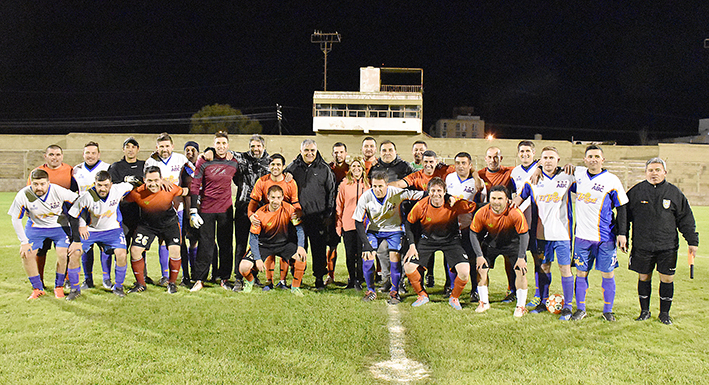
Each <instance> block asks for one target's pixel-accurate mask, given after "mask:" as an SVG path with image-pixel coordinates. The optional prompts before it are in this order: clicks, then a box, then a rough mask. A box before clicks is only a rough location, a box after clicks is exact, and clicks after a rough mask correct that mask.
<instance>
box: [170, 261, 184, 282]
mask: <svg viewBox="0 0 709 385" xmlns="http://www.w3.org/2000/svg"><path fill="white" fill-rule="evenodd" d="M169 264H170V278H169V279H168V282H169V283H175V282H176V281H177V275H178V274H179V273H180V266H182V259H181V258H180V257H178V258H177V259H172V258H170V262H169Z"/></svg>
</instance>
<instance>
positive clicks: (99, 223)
mask: <svg viewBox="0 0 709 385" xmlns="http://www.w3.org/2000/svg"><path fill="white" fill-rule="evenodd" d="M132 189H133V186H132V185H131V184H129V183H117V184H113V183H111V174H109V173H108V171H101V172H99V173H98V174H96V182H95V185H94V187H92V188H90V189H88V190H87V191H84V192H83V193H81V195H80V196H79V199H77V200H76V202H74V204H73V205H72V206H71V209H69V215H70V216H72V217H74V218H78V217H79V216H80V215H81V214H82V213H83V212H87V213H88V215H89V222H88V226H80V227H79V233H80V234H81V238H82V241H81V247H82V249H83V250H88V249H90V248H91V247H92V246H93V245H94V243H97V244H98V245H99V246H100V247H101V248H102V249H103V250H104V251H105V252H106V253H107V254H110V253H113V254H114V255H115V256H116V284H115V285H113V287H112V288H111V290H112V291H113V293H114V294H116V295H117V296H119V297H125V293H124V291H123V281H124V280H125V278H126V270H127V267H128V260H127V258H126V238H125V234H124V233H123V224H122V223H121V212H120V210H119V208H118V204H119V202H120V201H121V199H122V198H123V197H124V196H125V195H126V194H128V192H130V191H131V190H132ZM78 253H79V251H78V250H77V254H78Z"/></svg>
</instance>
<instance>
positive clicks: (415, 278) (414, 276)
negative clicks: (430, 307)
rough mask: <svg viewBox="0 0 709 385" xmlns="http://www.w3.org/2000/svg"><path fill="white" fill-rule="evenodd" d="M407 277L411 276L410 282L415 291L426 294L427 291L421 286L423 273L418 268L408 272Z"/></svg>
mask: <svg viewBox="0 0 709 385" xmlns="http://www.w3.org/2000/svg"><path fill="white" fill-rule="evenodd" d="M406 276H407V277H409V282H411V287H412V288H413V289H414V292H415V293H416V294H418V295H419V296H420V295H426V296H427V294H425V293H426V292H425V291H424V290H423V287H422V286H421V273H420V272H419V269H418V268H417V269H416V270H414V272H413V273H409V274H406Z"/></svg>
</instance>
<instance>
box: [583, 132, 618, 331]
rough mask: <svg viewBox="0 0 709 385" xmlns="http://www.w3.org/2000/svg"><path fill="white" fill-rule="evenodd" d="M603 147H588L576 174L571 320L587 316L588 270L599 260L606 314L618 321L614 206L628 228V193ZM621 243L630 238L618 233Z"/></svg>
mask: <svg viewBox="0 0 709 385" xmlns="http://www.w3.org/2000/svg"><path fill="white" fill-rule="evenodd" d="M604 160H605V158H603V150H601V148H600V147H598V146H596V145H590V146H588V147H586V153H585V156H584V158H583V161H584V163H585V164H586V167H577V168H576V171H575V172H574V177H575V178H576V186H575V191H574V188H573V187H572V191H573V192H575V193H576V206H575V207H576V208H575V210H576V212H575V217H576V238H575V240H574V262H575V264H576V311H575V312H574V314H573V315H572V316H571V320H574V321H576V320H580V319H583V318H584V317H585V316H586V291H587V290H588V272H589V270H591V268H593V264H594V262H595V263H596V270H600V271H601V276H602V277H603V280H602V283H601V288H602V290H603V318H604V319H605V320H606V321H615V316H614V315H613V301H614V300H615V277H614V273H613V270H614V269H615V268H616V267H618V257H617V255H616V236H615V233H614V232H615V229H616V221H615V218H614V216H613V208H615V209H616V213H617V226H618V227H619V228H623V229H624V228H625V226H626V221H627V218H626V212H625V206H624V205H625V204H626V203H628V197H627V195H625V189H624V188H623V184H622V183H621V182H620V179H618V177H617V176H615V175H613V174H611V173H610V172H608V171H607V170H605V169H603V168H602V167H603V161H604ZM617 243H618V247H620V248H624V247H625V245H626V244H627V238H626V237H625V236H623V235H619V236H618V239H617Z"/></svg>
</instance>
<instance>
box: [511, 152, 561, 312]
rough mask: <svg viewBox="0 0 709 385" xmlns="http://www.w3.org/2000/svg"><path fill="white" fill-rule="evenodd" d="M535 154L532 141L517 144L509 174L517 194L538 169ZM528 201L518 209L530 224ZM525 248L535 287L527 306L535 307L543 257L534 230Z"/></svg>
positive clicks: (548, 276) (541, 246) (542, 248)
mask: <svg viewBox="0 0 709 385" xmlns="http://www.w3.org/2000/svg"><path fill="white" fill-rule="evenodd" d="M535 154H536V151H535V149H534V142H532V141H529V140H523V141H521V142H519V143H518V144H517V158H519V162H520V164H518V165H517V166H516V167H515V168H514V169H512V173H511V174H510V177H511V178H512V180H513V181H514V183H515V188H516V189H517V191H516V193H517V195H519V193H520V192H522V188H524V184H525V183H526V182H527V181H528V180H529V179H530V178H531V176H532V174H534V172H535V171H537V169H538V167H537V166H538V165H539V162H537V161H536V160H534V155H535ZM530 203H531V201H530V200H529V199H525V200H524V201H523V202H522V203H521V204H520V205H519V209H520V210H521V211H522V213H523V214H524V219H526V220H527V223H528V224H529V225H530V226H531V223H532V210H531V209H530ZM527 250H529V251H530V252H531V253H532V259H533V260H534V282H535V287H536V289H535V291H534V297H532V300H531V301H529V303H528V304H527V307H533V308H536V307H537V306H539V304H540V303H541V299H540V296H539V287H540V282H539V280H540V274H544V273H542V272H541V265H542V259H543V258H544V246H543V245H540V244H539V242H537V239H536V238H535V237H534V232H531V231H530V233H529V244H528V245H527ZM546 278H548V279H549V282H551V273H549V274H547V275H546V276H544V277H541V279H542V281H543V280H545V279H546Z"/></svg>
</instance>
